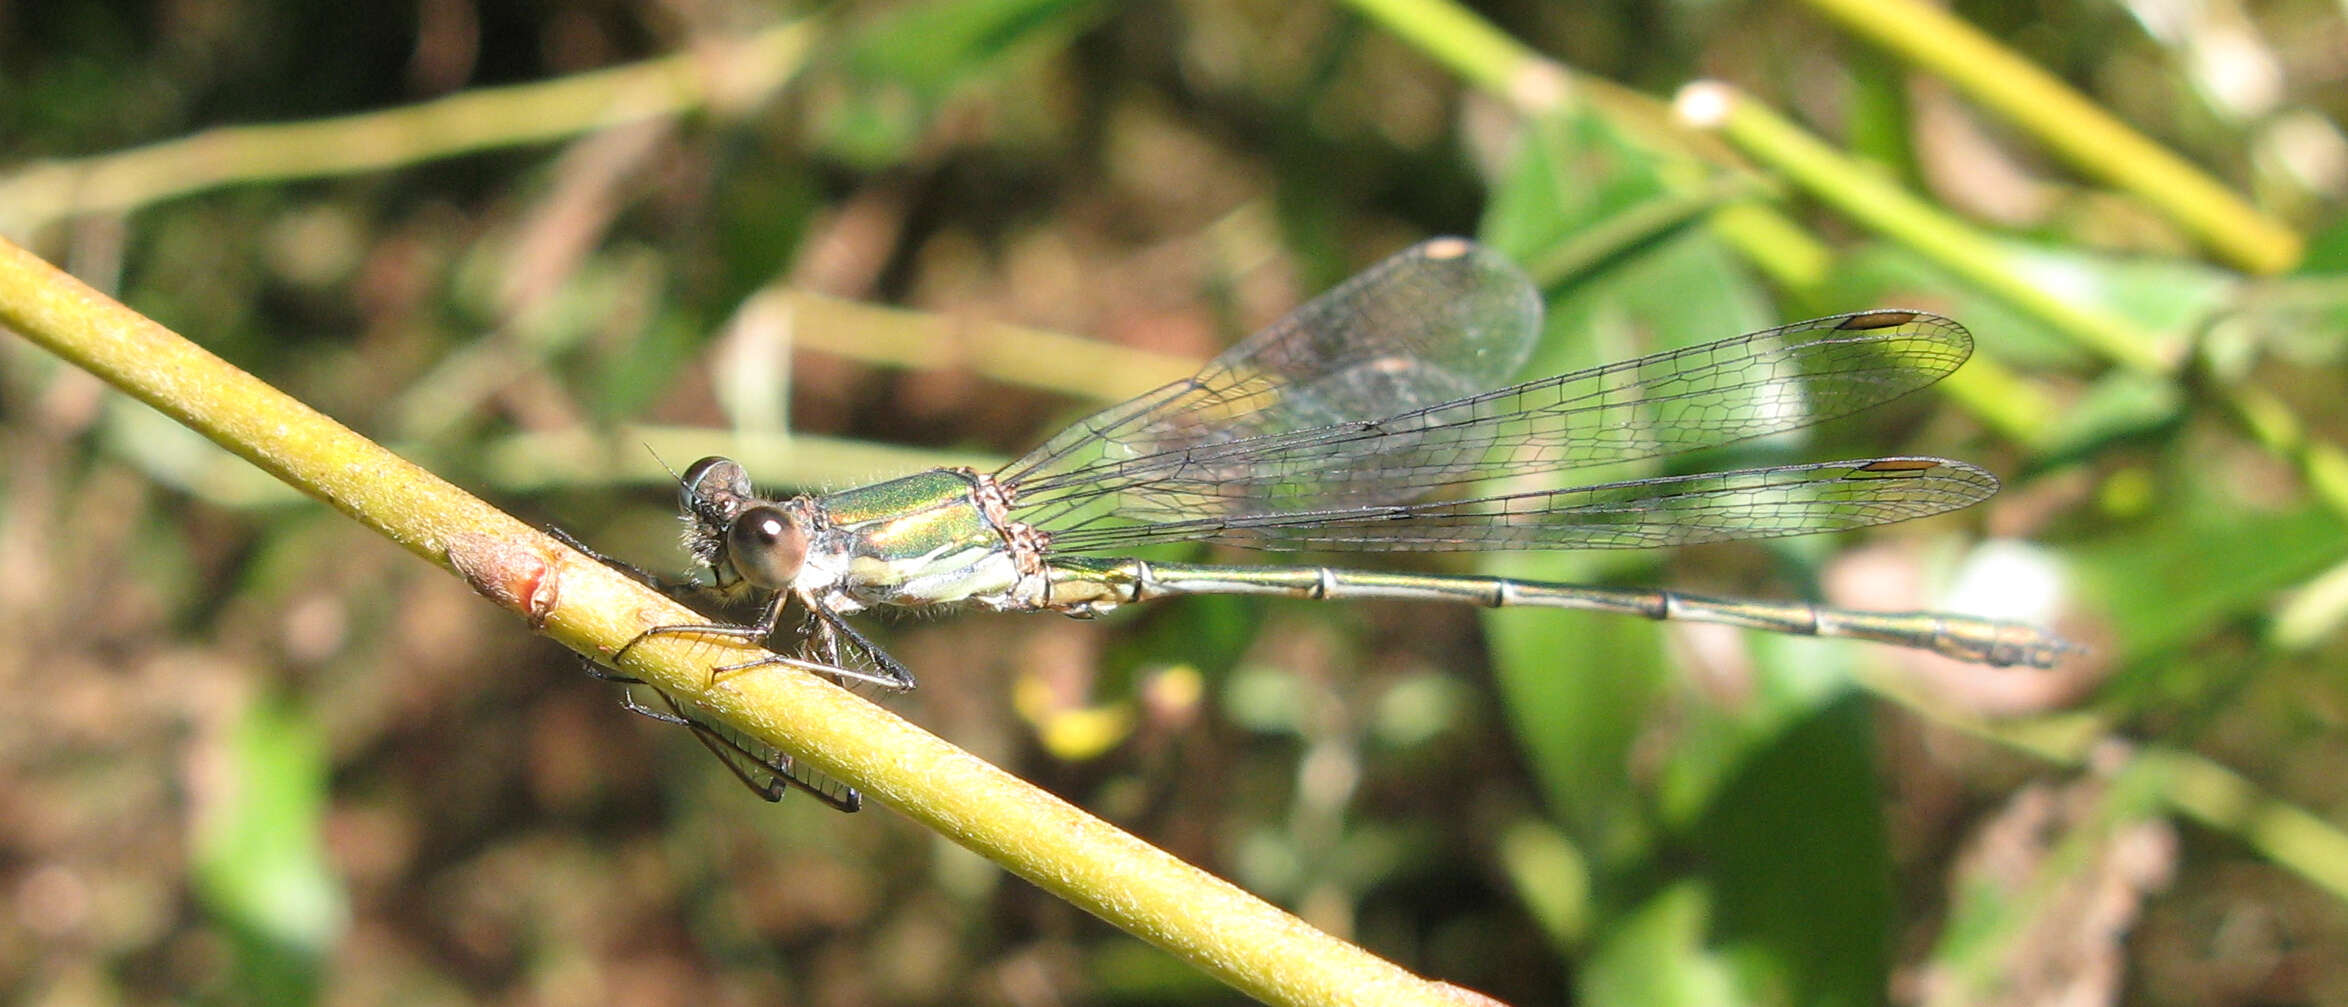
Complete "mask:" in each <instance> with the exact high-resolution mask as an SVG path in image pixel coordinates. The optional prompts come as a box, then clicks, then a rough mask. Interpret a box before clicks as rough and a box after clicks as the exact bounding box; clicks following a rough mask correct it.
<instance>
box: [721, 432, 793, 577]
mask: <svg viewBox="0 0 2348 1007" xmlns="http://www.w3.org/2000/svg"><path fill="white" fill-rule="evenodd" d="M729 464H730V463H729ZM726 558H727V559H728V560H729V561H731V562H732V563H733V565H734V570H735V572H737V573H740V574H741V575H742V579H743V580H747V581H749V582H750V583H751V585H752V586H753V587H758V588H763V589H765V590H768V591H780V590H782V589H784V588H787V587H790V586H791V581H792V580H794V579H796V578H797V577H798V576H799V567H800V565H801V564H802V563H804V562H806V560H807V532H806V530H805V529H803V528H801V527H799V522H798V521H796V520H793V519H792V517H791V515H790V514H787V513H785V512H784V511H783V509H782V508H780V507H766V506H759V507H752V508H750V509H749V510H746V511H743V512H742V514H741V516H739V517H736V518H735V519H734V523H733V524H730V525H728V526H726Z"/></svg>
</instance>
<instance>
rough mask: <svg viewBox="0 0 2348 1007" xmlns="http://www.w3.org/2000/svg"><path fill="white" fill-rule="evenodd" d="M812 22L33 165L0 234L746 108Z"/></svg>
mask: <svg viewBox="0 0 2348 1007" xmlns="http://www.w3.org/2000/svg"><path fill="white" fill-rule="evenodd" d="M819 29H820V23H819V22H818V21H817V20H815V19H812V18H809V19H803V20H799V21H794V22H792V23H790V24H785V25H780V26H777V27H774V28H769V29H766V30H765V31H761V32H758V33H756V34H754V35H750V36H748V37H746V38H743V39H740V40H736V41H730V42H725V43H719V44H714V45H709V46H705V47H702V48H700V49H695V50H690V51H686V52H682V53H678V54H676V55H672V56H663V57H660V58H657V59H650V60H645V61H642V62H639V63H631V64H627V65H624V66H616V67H612V68H610V69H605V70H596V71H591V72H588V73H581V74H575V75H573V76H570V77H564V78H562V79H559V80H551V81H545V82H541V83H534V84H517V85H513V86H510V87H492V88H477V89H474V90H470V91H465V92H462V93H459V94H454V95H450V96H448V97H446V98H441V99H438V100H435V101H428V102H424V103H421V104H417V105H410V106H406V107H403V108H396V109H389V110H386V111H381V112H366V113H361V114H358V115H346V116H338V117H335V118H330V119H317V120H313V121H310V122H293V123H273V124H269V125H261V126H229V127H223V128H220V129H213V130H207V131H205V132H202V133H197V134H195V135H192V136H186V137H181V138H179V139H176V140H167V141H164V142H161V143H156V144H151V145H149V146H145V147H139V148H136V149H132V150H126V151H121V152H118V153H113V154H105V155H100V156H96V157H90V158H84V159H79V160H60V161H37V162H34V163H33V164H31V165H29V166H27V167H25V168H22V169H20V170H18V171H17V172H15V173H14V174H11V175H9V176H7V177H5V178H0V234H8V235H20V236H21V235H27V234H30V233H32V232H33V231H35V230H37V229H39V228H40V227H41V226H42V225H44V224H47V223H49V222H51V221H55V220H60V219H64V218H67V217H71V216H73V215H75V214H82V213H120V212H124V211H128V210H132V209H135V208H137V207H140V206H144V205H147V204H149V203H153V202H156V201H159V200H164V199H169V198H172V197H174V196H181V195H186V194H188V193H191V192H200V191H203V190H205V189H210V188H215V187H218V186H222V185H231V184H236V183H250V182H268V181H280V180H284V179H292V178H311V177H317V176H322V175H340V174H350V173H354V172H361V171H375V170H381V169H384V168H390V167H395V166H398V165H403V164H414V163H416V162H419V161H426V160H431V159H434V158H441V157H450V156H454V155H457V154H463V153H467V152H470V151H475V150H483V149H487V148H492V147H501V146H512V145H516V144H525V143H543V142H546V141H550V140H556V139H560V138H562V137H566V136H573V135H576V134H580V133H585V132H589V131H592V130H596V129H602V128H605V127H609V126H617V125H622V124H625V123H631V122H640V121H643V120H645V119H651V118H657V117H661V116H670V115H677V114H680V113H684V112H688V111H691V110H693V109H697V108H704V107H710V106H713V105H723V106H732V107H744V106H748V105H751V104H754V103H756V102H757V101H759V100H761V99H763V98H764V97H765V96H766V95H768V94H770V93H772V92H773V91H774V90H775V89H776V88H778V87H780V86H782V85H783V84H784V83H785V82H787V81H789V80H791V79H792V78H793V77H795V76H796V75H797V74H798V71H799V70H800V68H801V67H802V66H804V65H805V57H806V55H807V53H808V51H809V50H810V49H811V48H812V47H813V45H814V42H815V40H816V37H817V32H818V31H819Z"/></svg>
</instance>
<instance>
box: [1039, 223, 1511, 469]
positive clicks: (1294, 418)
mask: <svg viewBox="0 0 2348 1007" xmlns="http://www.w3.org/2000/svg"><path fill="white" fill-rule="evenodd" d="M1540 327H1541V301H1540V296H1539V294H1538V293H1537V292H1535V291H1534V289H1533V286H1532V284H1531V282H1530V281H1528V280H1526V279H1525V277H1524V274H1522V273H1521V272H1519V271H1518V270H1517V269H1516V267H1515V266H1514V265H1512V264H1510V263H1509V262H1508V261H1507V260H1506V259H1504V258H1502V257H1501V256H1499V255H1498V254H1495V253H1493V252H1491V251H1488V250H1486V249H1484V248H1482V247H1480V246H1478V245H1476V244H1474V243H1473V242H1470V241H1467V240H1465V239H1461V238H1438V239H1435V240H1433V241H1428V242H1424V243H1421V244H1419V245H1417V246H1414V247H1412V248H1409V249H1407V250H1404V251H1403V252H1401V253H1398V254H1396V255H1394V256H1393V257H1391V258H1388V259H1386V260H1385V261H1384V262H1381V263H1379V264H1378V265H1376V266H1373V267H1371V268H1370V269H1368V270H1366V271H1364V272H1363V273H1361V274H1360V275H1357V276H1355V277H1353V278H1352V279H1350V280H1347V281H1346V282H1344V283H1343V284H1340V285H1338V286H1337V287H1335V288H1334V289H1331V290H1330V291H1329V292H1328V293H1326V294H1323V295H1321V296H1320V297H1318V298H1316V299H1314V300H1313V301H1311V302H1309V303H1307V304H1305V305H1304V306H1303V307H1300V308H1298V309H1296V311H1294V312H1292V313H1290V314H1289V315H1288V316H1287V317H1286V318H1283V319H1281V320H1280V321H1279V322H1278V323H1276V324H1274V325H1272V326H1271V327H1270V328H1267V329H1265V330H1263V331H1262V332H1259V333H1257V334H1255V335H1254V336H1252V337H1250V338H1248V339H1246V340H1244V341H1242V342H1240V343H1239V344H1237V345H1235V346H1233V347H1232V348H1231V349H1229V350H1227V351H1225V352H1224V353H1223V354H1222V355H1221V356H1218V357H1216V358H1215V359H1214V360H1212V361H1210V362H1209V363H1208V364H1207V365H1206V367H1205V368H1204V369H1202V370H1201V371H1199V373H1198V374H1197V375H1196V376H1194V377H1192V378H1189V379H1187V380H1184V381H1178V382H1175V383H1173V384H1169V385H1166V386H1165V387H1162V388H1159V389H1157V390H1155V391H1152V392H1150V393H1148V394H1145V395H1142V396H1140V397H1138V398H1135V399H1132V400H1130V401H1128V402H1125V403H1122V404H1120V405H1116V406H1112V407H1110V408H1108V409H1105V410H1102V411H1101V412H1099V413H1095V414H1094V415H1092V416H1090V417H1087V418H1085V419H1084V420H1081V421H1079V422H1077V423H1076V424H1074V425H1072V426H1070V427H1069V428H1068V429H1067V430H1065V431H1062V432H1061V433H1060V434H1059V435H1058V436H1056V437H1053V438H1052V439H1051V440H1049V441H1047V442H1045V443H1044V444H1043V445H1042V446H1041V447H1038V448H1037V449H1036V450H1034V451H1033V452H1030V453H1029V454H1028V455H1027V456H1026V457H1024V458H1021V459H1020V460H1018V461H1016V462H1013V463H1012V464H1011V465H1009V466H1007V467H1005V468H1004V469H1003V470H1002V471H1001V472H999V473H997V478H998V479H999V480H1001V481H1002V482H1003V483H1004V484H1005V485H1006V486H1008V487H1010V488H1011V489H1012V491H1013V492H1014V493H1015V494H1016V495H1017V496H1018V498H1019V499H1020V501H1021V503H1022V504H1024V505H1025V506H1028V507H1031V508H1040V507H1044V506H1047V505H1056V506H1054V508H1053V509H1054V511H1055V512H1058V513H1065V512H1066V511H1068V510H1070V509H1072V508H1074V507H1076V506H1078V505H1081V504H1082V503H1085V502H1089V501H1095V500H1102V499H1104V498H1108V497H1111V496H1115V495H1117V494H1120V493H1122V492H1124V491H1126V490H1134V489H1143V488H1145V487H1143V486H1142V484H1144V483H1149V482H1155V481H1157V480H1160V479H1163V478H1164V477H1165V476H1166V474H1167V469H1168V467H1169V465H1175V466H1176V467H1178V462H1179V460H1180V459H1183V458H1188V457H1206V456H1214V455H1218V454H1219V453H1220V452H1224V451H1228V450H1231V449H1232V448H1233V447H1234V446H1236V445H1240V444H1245V443H1250V442H1254V441H1259V440H1263V439H1267V438H1280V437H1285V436H1293V435H1296V434H1298V433H1299V432H1304V431H1314V430H1320V429H1323V428H1327V427H1330V426H1331V425H1333V424H1344V423H1347V422H1350V421H1357V420H1363V419H1374V418H1380V417H1387V416H1393V415H1395V414H1397V413H1407V412H1411V411H1414V410H1421V409H1425V408H1427V407H1430V406H1436V405H1439V404H1441V403H1446V402H1452V401H1455V400H1458V399H1461V398H1464V397H1467V396H1470V395H1474V394H1475V393H1477V392H1480V391H1483V390H1486V389H1489V388H1493V387H1496V386H1498V385H1501V384H1503V383H1505V382H1506V381H1508V380H1509V379H1510V378H1512V377H1514V376H1515V373H1516V372H1517V370H1518V369H1519V368H1521V367H1523V365H1524V361H1525V359H1526V357H1527V356H1528V355H1529V354H1530V353H1531V351H1532V345H1533V342H1534V340H1535V339H1536V338H1537V336H1538V335H1539V331H1540ZM1375 450H1376V448H1375V446H1373V445H1369V444H1364V443H1359V442H1350V443H1349V442H1330V443H1329V444H1328V445H1327V446H1326V447H1325V449H1324V452H1323V453H1324V455H1325V456H1328V457H1326V458H1325V460H1328V461H1330V462H1333V463H1335V462H1339V461H1340V458H1339V457H1338V456H1342V455H1344V454H1345V453H1347V452H1351V451H1370V452H1372V453H1374V452H1375ZM1338 467H1340V468H1342V467H1344V466H1342V465H1339V466H1338ZM1194 471H1195V470H1194ZM1150 500H1151V498H1150V495H1149V494H1148V493H1146V492H1143V493H1137V494H1135V495H1132V496H1129V497H1126V498H1123V499H1119V500H1115V501H1109V503H1110V504H1111V507H1110V508H1109V509H1119V510H1133V509H1134V508H1139V510H1135V511H1134V512H1135V513H1145V512H1149V511H1150Z"/></svg>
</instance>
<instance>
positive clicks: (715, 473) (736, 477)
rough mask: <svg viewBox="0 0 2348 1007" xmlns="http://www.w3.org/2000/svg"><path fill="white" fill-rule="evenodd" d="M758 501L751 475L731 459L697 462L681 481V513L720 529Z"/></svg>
mask: <svg viewBox="0 0 2348 1007" xmlns="http://www.w3.org/2000/svg"><path fill="white" fill-rule="evenodd" d="M755 498H756V494H755V492H754V491H752V490H751V488H750V473H748V472H745V471H743V470H742V466H741V465H740V464H738V463H736V462H735V461H734V460H733V459H731V458H719V457H716V456H714V455H713V456H711V457H708V458H704V459H702V460H700V461H697V462H694V463H693V466H692V467H691V468H688V469H686V470H685V475H684V478H681V479H679V480H677V509H679V510H682V511H684V512H685V513H686V514H688V515H692V516H694V517H697V518H700V519H702V520H705V521H708V522H709V523H710V524H712V525H715V526H717V527H720V528H722V527H725V525H726V524H727V523H728V522H731V521H732V520H733V519H734V515H737V514H740V513H741V512H742V508H744V507H746V506H748V505H749V503H750V501H751V500H753V499H755Z"/></svg>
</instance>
